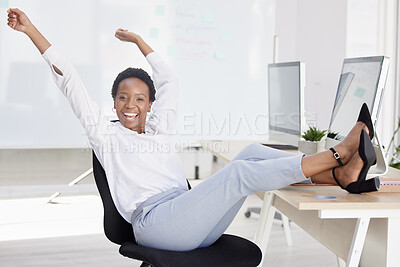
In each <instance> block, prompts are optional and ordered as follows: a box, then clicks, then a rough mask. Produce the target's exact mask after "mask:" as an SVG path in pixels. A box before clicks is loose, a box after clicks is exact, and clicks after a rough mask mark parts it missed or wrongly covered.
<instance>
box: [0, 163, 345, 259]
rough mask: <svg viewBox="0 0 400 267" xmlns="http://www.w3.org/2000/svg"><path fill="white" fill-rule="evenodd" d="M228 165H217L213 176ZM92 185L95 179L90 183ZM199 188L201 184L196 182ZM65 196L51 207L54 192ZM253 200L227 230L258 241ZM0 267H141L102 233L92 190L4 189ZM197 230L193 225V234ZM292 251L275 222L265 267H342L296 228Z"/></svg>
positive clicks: (0, 209) (97, 201) (87, 187)
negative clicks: (125, 255)
mask: <svg viewBox="0 0 400 267" xmlns="http://www.w3.org/2000/svg"><path fill="white" fill-rule="evenodd" d="M222 166H223V164H222V165H221V163H218V162H217V163H214V165H213V171H215V170H217V169H219V168H221V167H222ZM89 180H90V178H89ZM193 183H196V182H192V184H193ZM55 191H60V192H62V194H61V195H60V197H58V198H56V199H55V200H54V202H53V203H46V201H47V199H48V196H50V195H51V194H52V193H53V192H55ZM260 205H261V201H260V200H259V199H258V198H257V197H256V196H249V197H248V198H247V200H246V202H245V204H244V205H243V207H242V209H241V211H240V212H239V213H238V215H237V216H236V218H235V220H234V222H233V223H232V225H231V226H230V227H229V229H228V230H227V232H228V233H232V234H236V235H239V236H242V237H245V238H248V239H250V240H251V239H253V237H254V233H255V230H256V227H257V221H258V217H259V216H258V215H257V214H252V215H251V217H250V218H246V217H245V216H244V213H245V211H246V210H247V207H254V206H260ZM0 213H1V215H0V266H2V267H15V266H18V267H20V266H21V267H24V266H30V267H31V266H41V267H42V266H58V267H63V266H71V265H72V266H77V267H80V266H84V267H90V266H96V267H98V266H140V262H138V261H134V260H131V259H128V258H125V257H123V256H121V255H119V253H118V246H117V245H114V244H112V243H111V242H109V241H108V240H107V239H106V237H105V236H104V234H103V232H102V231H103V230H102V204H101V201H100V198H99V196H98V195H97V192H96V188H95V186H94V185H93V184H91V183H90V182H89V183H84V184H81V185H78V186H75V187H68V186H65V185H43V184H42V185H36V186H35V185H30V186H22V185H20V186H15V185H13V186H6V185H3V186H1V187H0ZM195 230H196V225H193V231H195ZM291 232H292V236H293V246H290V247H289V246H287V244H286V239H285V235H284V232H283V229H282V226H281V221H278V220H276V221H275V222H274V224H273V231H272V234H271V237H270V242H269V245H268V248H267V253H266V256H265V261H264V265H263V266H277V267H278V266H279V267H280V266H282V267H285V266H291V267H296V266H298V267H302V266H307V267H311V266H316V267H317V266H328V267H329V266H332V267H333V266H337V264H336V257H335V255H333V253H331V252H330V251H329V250H328V249H326V248H324V247H323V246H322V245H320V244H319V243H318V242H317V241H315V240H314V239H313V238H311V237H310V236H309V235H308V234H307V233H305V232H304V231H303V230H301V229H300V228H299V227H297V226H296V225H295V224H293V223H292V224H291Z"/></svg>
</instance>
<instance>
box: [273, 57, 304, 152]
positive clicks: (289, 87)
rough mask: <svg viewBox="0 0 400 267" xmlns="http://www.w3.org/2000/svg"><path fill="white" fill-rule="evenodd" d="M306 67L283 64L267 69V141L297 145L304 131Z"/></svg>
mask: <svg viewBox="0 0 400 267" xmlns="http://www.w3.org/2000/svg"><path fill="white" fill-rule="evenodd" d="M304 80H305V65H304V63H302V62H299V61H296V62H284V63H275V64H269V65H268V107H269V139H270V140H274V141H279V142H282V143H286V144H291V145H296V146H297V142H298V139H299V138H300V136H301V134H302V130H303V127H302V125H303V123H302V115H303V106H304V105H303V99H304V97H303V95H304V84H305V81H304Z"/></svg>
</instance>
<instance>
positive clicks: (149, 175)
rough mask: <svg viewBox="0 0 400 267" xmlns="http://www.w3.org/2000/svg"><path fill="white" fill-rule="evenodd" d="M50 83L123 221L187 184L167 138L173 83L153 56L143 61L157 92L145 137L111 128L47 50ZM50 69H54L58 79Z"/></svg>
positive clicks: (173, 114)
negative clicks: (68, 111)
mask: <svg viewBox="0 0 400 267" xmlns="http://www.w3.org/2000/svg"><path fill="white" fill-rule="evenodd" d="M43 58H44V59H45V60H46V62H47V63H48V64H49V66H50V68H51V72H52V74H53V78H54V80H55V82H56V84H57V86H58V87H59V88H60V90H61V92H62V93H63V94H64V95H65V96H66V97H67V99H68V101H69V103H70V105H71V107H72V110H73V112H74V113H75V115H76V117H77V118H78V119H79V120H80V122H81V124H82V126H83V127H84V129H85V131H86V135H87V136H88V138H89V141H90V144H91V146H92V148H93V151H94V153H95V154H96V156H97V158H98V159H99V161H100V163H101V165H102V166H103V168H104V170H105V172H106V175H107V180H108V184H109V186H110V191H111V196H112V198H113V200H114V203H115V206H116V208H117V210H118V211H119V213H120V214H121V215H122V217H123V218H124V219H125V220H126V221H128V222H130V221H131V216H132V213H133V211H134V210H135V209H136V207H137V206H138V205H139V204H140V203H142V202H143V201H145V200H146V199H148V198H150V197H151V196H154V195H156V194H159V193H161V192H164V191H167V190H170V189H173V188H177V189H186V188H187V183H186V178H185V174H184V170H183V166H182V163H181V160H180V158H179V155H178V153H177V152H176V149H175V147H174V145H173V144H172V143H171V134H173V133H174V132H175V127H176V118H177V108H178V98H179V96H178V83H177V79H176V77H175V75H174V74H173V72H172V71H171V70H170V69H169V67H168V65H167V64H166V63H165V62H164V61H163V60H162V58H161V57H160V56H159V55H158V54H156V53H154V52H153V53H150V54H149V55H147V56H146V59H147V61H148V63H149V64H150V66H151V68H152V70H153V81H154V84H155V88H156V89H157V93H156V101H155V102H154V103H153V105H152V110H153V113H152V114H151V116H150V117H149V118H148V120H147V121H146V125H145V133H143V134H138V133H137V132H135V131H132V130H130V129H128V128H126V127H124V126H123V125H122V124H121V123H119V122H114V123H113V122H110V121H109V120H108V119H107V117H106V116H105V115H104V114H103V112H102V111H101V110H100V108H99V107H98V106H97V104H96V103H95V102H93V100H92V99H91V98H90V96H89V95H88V93H87V91H86V89H85V86H84V85H83V83H82V81H81V79H80V77H79V75H78V73H77V71H76V70H75V68H74V67H73V66H72V64H71V63H70V62H68V61H67V60H66V59H64V58H63V57H61V56H60V55H59V54H58V53H57V51H56V50H55V49H54V48H53V47H52V46H51V47H50V48H48V49H47V50H46V52H45V53H44V54H43ZM52 66H55V67H56V68H58V69H59V70H60V71H61V72H62V75H59V74H57V72H55V70H54V69H53V67H52Z"/></svg>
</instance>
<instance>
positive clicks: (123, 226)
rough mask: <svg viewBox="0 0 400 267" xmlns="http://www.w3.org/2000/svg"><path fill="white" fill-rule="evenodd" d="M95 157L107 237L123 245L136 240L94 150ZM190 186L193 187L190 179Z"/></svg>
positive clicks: (96, 175) (95, 175)
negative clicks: (116, 205)
mask: <svg viewBox="0 0 400 267" xmlns="http://www.w3.org/2000/svg"><path fill="white" fill-rule="evenodd" d="M92 157H93V175H94V180H95V182H96V185H97V189H98V190H99V193H100V197H101V201H102V202H103V207H104V225H103V226H104V233H105V235H106V237H107V238H108V239H109V240H110V241H111V242H113V243H116V244H119V245H121V244H122V243H125V242H127V241H131V242H135V243H136V241H135V236H134V234H133V229H132V225H131V224H130V223H128V222H127V221H125V219H124V218H122V216H121V214H120V213H119V212H118V210H117V208H116V207H115V204H114V201H113V199H112V197H111V192H110V187H109V185H108V181H107V176H106V173H105V171H104V169H103V166H101V164H100V162H99V160H98V159H97V157H96V154H95V153H94V152H92ZM186 182H187V185H188V188H189V189H191V186H190V184H189V181H187V180H186Z"/></svg>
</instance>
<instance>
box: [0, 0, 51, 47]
mask: <svg viewBox="0 0 400 267" xmlns="http://www.w3.org/2000/svg"><path fill="white" fill-rule="evenodd" d="M7 13H8V23H7V24H8V26H10V27H11V28H12V29H14V30H16V31H19V32H23V33H25V34H26V35H28V36H29V38H30V39H31V40H32V42H33V43H34V45H35V46H36V47H37V49H39V51H40V53H41V54H43V53H44V52H45V51H46V50H47V49H48V48H49V47H50V43H49V42H48V41H47V40H46V38H44V36H43V35H42V34H41V33H40V32H39V31H38V29H36V27H35V26H34V25H33V24H32V22H31V21H30V20H29V19H28V16H27V15H25V13H24V12H22V11H21V10H19V9H18V8H10V9H8V10H7Z"/></svg>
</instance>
